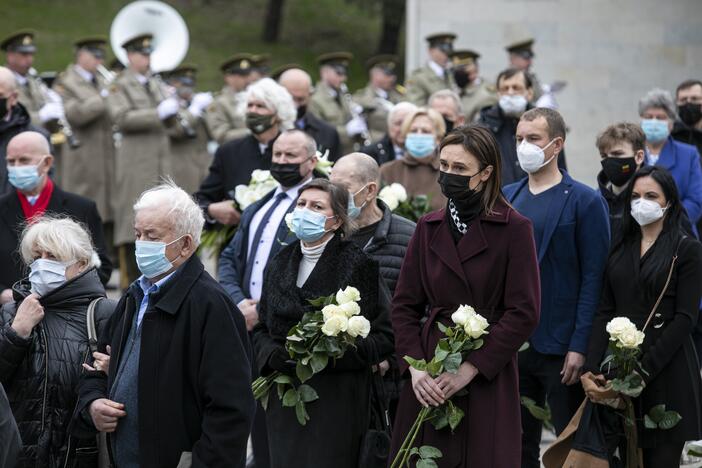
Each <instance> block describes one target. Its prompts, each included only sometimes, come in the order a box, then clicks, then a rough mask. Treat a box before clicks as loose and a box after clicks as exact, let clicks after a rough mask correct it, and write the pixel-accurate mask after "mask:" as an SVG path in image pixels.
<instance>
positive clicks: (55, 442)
mask: <svg viewBox="0 0 702 468" xmlns="http://www.w3.org/2000/svg"><path fill="white" fill-rule="evenodd" d="M13 290H14V294H15V300H16V302H15V303H11V304H5V305H4V306H3V307H2V310H1V311H0V382H2V384H3V386H4V387H5V390H6V391H7V396H8V398H9V400H10V406H11V407H12V413H13V414H14V416H15V419H16V421H17V425H18V427H19V431H20V434H21V436H22V443H23V447H22V454H21V456H20V459H19V463H18V465H17V468H29V467H32V468H54V467H57V468H58V467H63V466H71V467H73V466H89V465H83V464H74V463H76V462H77V461H76V460H75V459H74V458H73V457H71V460H70V463H68V464H67V465H65V463H66V457H67V452H68V446H69V437H68V433H67V428H68V424H69V422H70V420H71V414H72V413H73V409H74V407H75V405H76V401H77V398H78V395H77V393H76V386H77V385H78V378H79V376H80V373H81V363H83V362H84V361H85V358H86V357H87V354H88V351H89V349H88V331H87V326H86V312H87V309H88V305H89V304H90V302H91V301H92V300H93V299H95V298H98V297H101V296H104V295H105V289H104V288H103V286H102V283H100V278H99V277H98V274H97V271H96V270H95V269H94V268H93V269H90V270H88V271H86V272H84V273H83V274H81V275H79V276H77V277H75V278H73V279H71V280H70V281H67V282H66V283H64V284H63V285H61V286H59V287H58V288H56V289H54V290H53V291H50V292H49V293H48V294H46V295H45V296H44V297H42V298H41V299H40V303H41V304H42V305H43V306H44V319H43V320H42V321H41V322H40V323H39V324H38V325H37V326H36V327H34V330H33V331H32V334H31V335H30V336H29V338H26V339H25V338H22V337H20V336H19V335H17V333H15V331H14V330H13V329H12V328H11V324H12V321H13V320H14V317H15V314H16V312H17V307H18V306H19V304H20V303H21V301H22V300H23V299H24V298H25V297H27V296H28V295H29V294H30V291H29V283H28V282H27V281H26V280H23V281H20V282H18V283H16V284H15V286H14V287H13ZM105 310H106V308H98V310H96V316H95V321H96V327H97V329H98V333H99V331H100V328H101V326H102V324H103V323H104V322H105V321H106V319H107V318H108V317H105V316H101V315H100V311H103V313H104V311H105ZM90 445H93V446H94V445H95V439H94V438H93V440H92V441H76V440H71V441H70V446H71V449H73V448H74V447H76V446H81V447H86V448H87V449H88V450H81V453H82V454H85V455H88V453H86V452H90V450H89V447H90ZM71 451H73V450H71ZM93 452H94V451H93Z"/></svg>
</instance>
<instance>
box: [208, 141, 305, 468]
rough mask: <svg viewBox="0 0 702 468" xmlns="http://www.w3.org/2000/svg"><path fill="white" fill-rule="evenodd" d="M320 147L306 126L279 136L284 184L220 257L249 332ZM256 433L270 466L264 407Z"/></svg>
mask: <svg viewBox="0 0 702 468" xmlns="http://www.w3.org/2000/svg"><path fill="white" fill-rule="evenodd" d="M316 150H317V144H316V142H315V141H314V139H313V138H312V137H310V136H309V135H308V134H306V133H304V132H302V131H301V130H288V131H287V132H284V133H283V134H282V135H280V137H278V139H277V140H275V143H274V144H273V164H272V165H271V173H272V174H273V177H275V179H276V180H277V181H278V182H279V183H280V187H278V188H277V189H276V190H274V191H271V192H270V193H268V194H267V195H266V196H265V197H263V198H262V199H261V200H259V201H257V202H256V203H254V204H252V205H251V206H249V207H248V208H247V209H246V210H244V212H243V213H242V215H241V222H240V224H239V229H238V230H237V231H236V234H235V235H234V239H232V241H231V243H230V244H229V245H228V246H227V248H226V249H224V251H223V252H222V256H221V257H220V259H219V271H218V276H219V281H220V283H221V284H222V287H224V290H225V291H227V293H228V294H229V295H230V296H231V298H232V299H233V300H234V302H235V303H236V304H237V306H238V307H239V310H240V311H241V313H242V314H243V315H244V318H245V319H246V328H247V329H248V330H249V332H250V331H251V330H252V329H253V327H254V325H256V324H257V323H258V312H257V311H256V306H257V304H258V300H259V299H260V297H261V289H262V286H263V284H262V283H263V273H264V270H265V268H266V265H267V264H268V260H269V259H270V258H273V257H274V256H275V255H276V254H277V253H278V251H279V250H280V249H281V248H283V247H284V246H285V245H288V244H289V243H291V242H294V241H295V239H296V237H295V235H294V234H292V233H291V232H290V229H289V228H288V226H287V224H286V222H285V216H286V214H288V213H290V212H292V210H293V209H294V208H295V200H297V194H298V191H299V190H300V188H301V187H302V186H303V185H304V184H305V183H307V182H308V181H309V180H311V179H312V177H313V171H314V166H315V164H316V163H317V157H316V155H315V153H316ZM251 438H252V443H253V450H254V458H255V461H256V468H265V467H268V466H269V462H268V439H267V435H266V427H265V417H264V413H263V411H262V410H261V408H260V406H259V410H258V411H257V412H256V419H255V420H254V427H253V431H252V436H251Z"/></svg>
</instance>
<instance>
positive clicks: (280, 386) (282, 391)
mask: <svg viewBox="0 0 702 468" xmlns="http://www.w3.org/2000/svg"><path fill="white" fill-rule="evenodd" d="M277 387H278V399H279V400H282V399H283V395H285V385H284V384H278V385H277Z"/></svg>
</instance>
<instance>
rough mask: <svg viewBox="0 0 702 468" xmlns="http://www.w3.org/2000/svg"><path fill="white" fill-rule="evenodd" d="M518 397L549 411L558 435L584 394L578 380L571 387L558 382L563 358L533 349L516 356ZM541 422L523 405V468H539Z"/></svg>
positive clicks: (576, 408)
mask: <svg viewBox="0 0 702 468" xmlns="http://www.w3.org/2000/svg"><path fill="white" fill-rule="evenodd" d="M517 359H518V362H519V394H520V396H525V397H528V398H531V399H532V400H534V401H535V402H536V404H537V405H539V406H541V407H543V406H544V405H545V404H546V402H548V406H549V408H550V409H551V418H552V419H551V422H552V423H553V426H554V427H555V429H556V433H557V434H560V433H561V431H563V429H565V427H566V426H567V425H568V422H569V421H570V419H571V418H572V417H573V415H574V414H575V412H576V411H577V410H578V407H579V406H580V404H581V403H582V402H583V398H584V397H585V394H584V392H583V388H582V386H581V385H580V381H578V382H576V383H574V384H573V385H564V384H562V383H561V378H562V377H561V375H560V373H561V369H563V361H564V359H565V356H557V355H552V354H541V353H539V352H538V351H536V350H535V349H534V348H533V347H532V346H530V347H529V348H528V349H526V350H524V351H522V352H521V353H519V355H518V358H517ZM542 426H543V425H542V422H541V421H539V420H538V419H536V418H534V417H533V416H532V415H531V413H529V411H528V410H527V409H526V408H525V407H524V406H522V468H540V467H541V463H540V462H539V455H540V448H539V445H540V443H541V431H542Z"/></svg>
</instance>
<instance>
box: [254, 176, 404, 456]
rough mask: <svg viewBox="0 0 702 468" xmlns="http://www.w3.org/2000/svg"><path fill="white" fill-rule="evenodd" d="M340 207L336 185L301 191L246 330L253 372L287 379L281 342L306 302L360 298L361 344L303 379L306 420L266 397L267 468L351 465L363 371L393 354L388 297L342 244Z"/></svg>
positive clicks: (348, 228)
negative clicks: (307, 392) (342, 292)
mask: <svg viewBox="0 0 702 468" xmlns="http://www.w3.org/2000/svg"><path fill="white" fill-rule="evenodd" d="M347 206H348V192H347V190H346V188H344V187H342V186H340V185H337V184H334V183H332V182H329V181H328V180H325V179H315V180H313V181H311V182H308V183H307V184H306V185H305V186H304V187H302V188H301V189H300V192H299V195H298V198H297V201H296V205H295V209H294V211H293V216H292V226H293V227H292V230H293V231H294V232H295V235H296V236H297V237H298V238H299V239H300V241H299V242H293V243H291V244H290V245H287V246H285V247H283V249H282V250H281V251H280V252H278V254H277V255H276V256H275V258H273V259H272V260H271V262H270V263H269V265H268V268H267V269H266V273H265V276H264V280H263V282H264V287H263V293H262V296H261V302H260V303H259V305H258V313H259V317H260V322H259V323H258V325H256V327H255V328H254V332H253V343H254V351H255V354H256V364H257V367H258V370H259V372H260V373H261V375H268V374H270V373H271V372H274V371H279V372H282V373H283V374H285V375H293V376H294V375H295V367H294V366H291V365H290V364H289V363H288V359H289V356H288V355H287V352H286V351H285V348H284V344H285V339H286V337H287V334H288V331H289V330H290V328H292V327H293V326H294V325H296V324H297V323H298V322H299V321H300V319H301V318H302V316H303V314H304V313H305V312H308V311H311V310H313V306H311V305H310V304H309V302H308V301H309V300H311V299H315V298H318V297H322V296H329V295H330V294H334V293H335V292H336V291H338V290H339V289H343V288H346V287H347V286H353V287H355V288H356V289H358V291H359V292H360V295H361V300H360V302H359V306H360V308H361V315H363V316H364V317H366V318H367V319H368V320H369V321H370V322H371V328H370V333H369V334H368V336H367V337H366V338H365V339H362V340H358V341H357V342H356V347H355V348H349V349H348V350H347V351H346V353H345V354H344V357H343V358H341V359H338V360H336V361H335V362H330V363H329V365H328V366H327V368H326V369H324V370H323V371H321V372H320V373H318V374H315V375H314V376H313V377H312V378H311V379H310V380H309V384H310V385H311V386H312V387H313V388H314V389H315V390H316V392H317V394H318V395H319V399H318V400H316V401H315V402H314V403H313V404H310V405H307V412H308V413H309V417H310V420H309V421H308V422H307V424H306V425H305V426H301V425H300V423H299V422H298V421H297V418H296V416H295V411H294V410H293V408H286V407H283V406H282V405H281V402H280V401H279V400H278V398H276V397H272V398H270V399H269V401H268V407H267V409H266V423H267V426H268V439H269V442H270V446H271V453H270V455H271V466H272V467H274V468H282V467H285V468H308V467H311V466H318V467H337V468H356V467H358V466H359V465H358V457H359V453H360V448H361V441H362V439H363V436H364V434H365V433H366V431H367V429H368V427H369V412H368V402H369V401H370V386H371V373H370V369H371V367H372V366H377V365H378V364H379V363H380V362H381V361H383V360H386V359H387V358H388V357H389V356H390V355H391V354H392V351H393V346H392V342H393V336H392V328H391V325H390V315H389V312H390V311H389V308H390V295H389V293H388V290H387V288H386V286H385V283H384V282H383V279H382V277H381V276H380V272H379V267H378V263H377V262H375V261H374V260H371V259H370V258H368V257H367V256H366V254H364V253H363V251H361V249H360V248H359V247H358V246H357V245H356V244H355V243H353V242H351V241H350V240H349V236H350V235H351V232H352V229H353V221H351V220H350V219H349V217H348V212H347Z"/></svg>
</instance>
